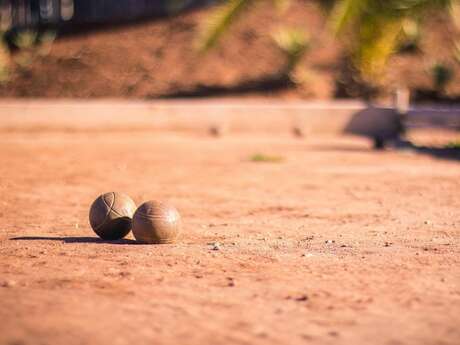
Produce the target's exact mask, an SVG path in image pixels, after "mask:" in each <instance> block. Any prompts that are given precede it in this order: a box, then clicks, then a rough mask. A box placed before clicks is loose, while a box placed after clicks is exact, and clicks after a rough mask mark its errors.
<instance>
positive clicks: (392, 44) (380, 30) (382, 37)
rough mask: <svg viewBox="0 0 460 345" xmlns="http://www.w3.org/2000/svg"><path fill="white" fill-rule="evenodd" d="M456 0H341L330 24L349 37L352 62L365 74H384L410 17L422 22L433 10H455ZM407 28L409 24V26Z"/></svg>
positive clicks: (373, 78) (374, 75)
mask: <svg viewBox="0 0 460 345" xmlns="http://www.w3.org/2000/svg"><path fill="white" fill-rule="evenodd" d="M453 3H454V1H453V0H386V1H381V0H339V1H337V3H336V5H335V6H334V7H333V8H332V10H331V16H330V26H331V28H332V30H333V32H334V33H335V34H336V35H338V36H341V37H348V38H349V39H348V40H347V41H348V42H349V44H348V47H347V48H348V49H349V52H350V55H351V57H352V59H353V63H354V64H355V65H356V66H357V68H358V69H359V70H360V71H361V73H362V74H363V76H364V77H366V78H368V79H370V80H371V81H373V80H378V79H380V78H381V76H382V73H383V71H384V67H385V65H386V63H387V61H388V59H389V57H390V56H391V55H392V54H393V53H394V52H395V50H396V48H397V46H398V44H399V43H400V40H401V39H402V38H403V34H404V31H405V28H404V26H405V25H407V24H406V23H407V22H408V20H412V21H418V22H422V21H423V20H424V19H425V18H426V15H427V14H428V13H429V12H430V11H432V10H443V11H446V14H447V15H448V14H449V12H450V13H452V11H451V9H452V8H453ZM406 29H407V27H406Z"/></svg>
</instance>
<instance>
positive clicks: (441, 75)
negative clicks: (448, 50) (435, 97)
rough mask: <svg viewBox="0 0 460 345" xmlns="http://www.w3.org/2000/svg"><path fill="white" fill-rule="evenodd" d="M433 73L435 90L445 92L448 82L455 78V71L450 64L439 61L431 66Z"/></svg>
mask: <svg viewBox="0 0 460 345" xmlns="http://www.w3.org/2000/svg"><path fill="white" fill-rule="evenodd" d="M431 75H432V79H433V85H434V88H435V90H436V91H438V92H440V93H443V92H444V91H445V89H446V87H447V84H449V82H450V81H451V80H452V79H453V77H454V72H453V70H452V69H451V68H450V67H449V66H447V65H445V64H443V63H440V62H437V63H435V64H434V65H433V67H432V68H431Z"/></svg>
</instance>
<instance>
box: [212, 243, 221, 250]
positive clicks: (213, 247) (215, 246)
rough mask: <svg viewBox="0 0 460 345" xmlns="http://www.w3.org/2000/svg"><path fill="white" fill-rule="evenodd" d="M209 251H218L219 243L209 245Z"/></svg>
mask: <svg viewBox="0 0 460 345" xmlns="http://www.w3.org/2000/svg"><path fill="white" fill-rule="evenodd" d="M211 246H212V247H211V250H220V243H219V242H216V243H213V244H211Z"/></svg>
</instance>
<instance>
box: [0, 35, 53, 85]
mask: <svg viewBox="0 0 460 345" xmlns="http://www.w3.org/2000/svg"><path fill="white" fill-rule="evenodd" d="M55 39H56V32H55V31H44V32H42V33H39V32H38V31H35V30H23V31H19V32H17V33H15V34H14V35H13V36H12V38H11V43H12V45H13V46H14V47H15V49H17V50H16V51H14V52H12V51H11V50H10V49H9V48H8V44H7V43H6V42H5V40H4V33H0V83H2V84H3V83H6V82H8V81H9V80H10V78H11V75H12V73H13V72H14V71H16V70H17V71H19V72H27V71H28V70H29V68H30V65H31V64H32V63H33V62H34V61H35V60H37V59H38V58H41V57H46V56H47V55H48V54H49V53H50V51H51V46H52V44H53V42H54V40H55Z"/></svg>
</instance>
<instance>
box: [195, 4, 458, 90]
mask: <svg viewBox="0 0 460 345" xmlns="http://www.w3.org/2000/svg"><path fill="white" fill-rule="evenodd" d="M263 1H265V2H267V1H268V2H272V3H274V4H275V5H277V7H278V8H283V7H284V8H285V7H287V6H288V4H289V2H288V1H287V0H229V1H227V2H225V3H224V4H223V5H220V6H218V8H217V9H216V11H215V12H214V13H213V14H212V15H211V17H210V19H209V21H208V22H207V23H205V25H204V26H203V29H202V31H201V35H200V39H199V42H200V43H199V47H200V50H201V51H206V50H208V49H210V48H212V47H213V46H215V45H216V43H217V42H218V40H219V39H220V38H221V37H222V36H223V34H224V33H225V32H226V31H227V30H228V29H229V27H230V26H231V25H232V23H234V22H235V21H236V20H237V19H238V18H240V17H241V16H242V15H243V14H244V13H245V12H246V11H247V10H248V8H250V7H252V6H254V5H255V4H257V3H260V2H263ZM320 4H321V6H322V8H323V9H324V10H325V11H326V13H327V14H328V16H329V26H330V28H331V29H332V32H333V33H334V34H335V35H336V36H337V37H340V38H341V41H342V42H347V43H345V45H346V49H347V52H348V53H347V55H348V56H350V58H351V60H352V62H353V64H354V65H355V67H356V68H357V69H358V70H359V71H360V73H361V75H362V77H364V78H365V79H366V80H368V81H370V82H375V81H377V80H379V79H380V78H381V77H382V74H383V73H384V67H385V65H386V63H387V61H388V59H389V58H390V56H391V55H392V54H393V53H395V52H396V51H397V49H398V47H401V45H404V40H406V43H407V44H409V45H416V44H417V42H418V40H419V37H420V29H419V25H421V23H422V22H423V20H424V19H425V18H426V16H427V14H428V13H429V12H430V11H432V10H442V11H446V15H448V16H449V15H450V16H451V17H452V18H454V21H455V22H457V24H458V25H459V26H460V18H459V16H460V7H459V5H458V0H336V1H334V0H322V1H320Z"/></svg>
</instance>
